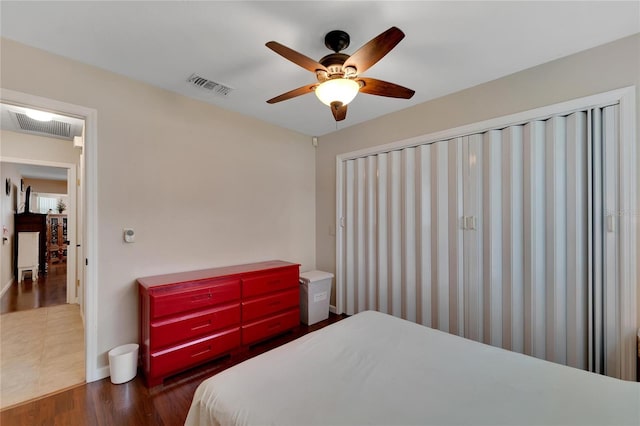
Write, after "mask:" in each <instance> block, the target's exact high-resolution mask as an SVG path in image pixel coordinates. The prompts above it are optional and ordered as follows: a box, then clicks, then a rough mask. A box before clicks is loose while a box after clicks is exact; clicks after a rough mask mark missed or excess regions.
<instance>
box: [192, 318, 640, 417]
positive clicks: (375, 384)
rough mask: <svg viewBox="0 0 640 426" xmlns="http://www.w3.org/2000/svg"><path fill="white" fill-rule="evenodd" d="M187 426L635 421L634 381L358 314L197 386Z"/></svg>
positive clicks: (638, 403)
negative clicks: (618, 378)
mask: <svg viewBox="0 0 640 426" xmlns="http://www.w3.org/2000/svg"><path fill="white" fill-rule="evenodd" d="M186 424H187V425H189V426H198V425H199V426H204V425H362V424H377V425H401V424H419V425H426V424H431V425H551V424H552V425H635V426H637V425H640V384H639V383H633V382H625V381H621V380H617V379H613V378H609V377H605V376H600V375H596V374H592V373H589V372H586V371H582V370H578V369H574V368H570V367H565V366H562V365H558V364H553V363H550V362H547V361H543V360H539V359H536V358H533V357H529V356H525V355H521V354H518V353H514V352H509V351H506V350H503V349H499V348H495V347H492V346H488V345H484V344H481V343H477V342H473V341H470V340H466V339H463V338H460V337H457V336H453V335H450V334H447V333H443V332H440V331H437V330H433V329H430V328H427V327H424V326H421V325H418V324H414V323H411V322H408V321H404V320H401V319H398V318H395V317H392V316H389V315H385V314H381V313H377V312H372V311H367V312H363V313H360V314H357V315H354V316H352V317H350V318H347V319H345V320H342V321H340V322H338V323H336V324H333V325H331V326H328V327H325V328H323V329H321V330H318V331H316V332H314V333H310V334H308V335H306V336H303V337H301V338H300V339H298V340H295V341H293V342H291V343H288V344H286V345H284V346H281V347H279V348H277V349H274V350H272V351H269V352H267V353H264V354H262V355H260V356H257V357H255V358H252V359H250V360H248V361H245V362H243V363H241V364H238V365H236V366H234V367H232V368H230V369H228V370H226V371H224V372H222V373H220V374H217V375H216V376H214V377H211V378H209V379H207V380H205V381H204V382H203V383H202V384H201V385H200V386H199V387H198V389H197V390H196V393H195V395H194V399H193V402H192V405H191V409H190V410H189V414H188V417H187V421H186Z"/></svg>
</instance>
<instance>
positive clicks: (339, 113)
mask: <svg viewBox="0 0 640 426" xmlns="http://www.w3.org/2000/svg"><path fill="white" fill-rule="evenodd" d="M330 108H331V113H332V114H333V118H335V119H336V121H342V120H344V119H345V118H347V106H346V105H342V104H341V103H340V102H334V103H332V104H331V107H330Z"/></svg>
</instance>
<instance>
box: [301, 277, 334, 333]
mask: <svg viewBox="0 0 640 426" xmlns="http://www.w3.org/2000/svg"><path fill="white" fill-rule="evenodd" d="M332 279H333V274H332V273H330V272H323V271H309V272H303V273H301V274H300V321H301V322H303V323H304V324H308V325H312V324H315V323H317V322H320V321H323V320H326V319H327V318H329V299H330V298H331V280H332Z"/></svg>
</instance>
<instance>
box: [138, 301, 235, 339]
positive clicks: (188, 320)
mask: <svg viewBox="0 0 640 426" xmlns="http://www.w3.org/2000/svg"><path fill="white" fill-rule="evenodd" d="M237 324H240V304H239V303H238V302H236V303H234V304H231V305H224V306H217V307H215V308H210V309H206V310H202V311H198V312H194V313H191V314H184V315H179V316H175V317H171V318H170V319H163V320H157V321H152V322H151V330H150V333H151V342H150V347H151V349H159V348H162V347H165V346H169V345H172V344H174V343H178V342H180V341H184V340H190V339H193V338H196V337H199V336H204V335H206V334H211V333H213V332H214V331H216V330H221V329H223V328H228V327H231V326H233V325H237Z"/></svg>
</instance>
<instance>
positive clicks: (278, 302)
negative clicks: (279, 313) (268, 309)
mask: <svg viewBox="0 0 640 426" xmlns="http://www.w3.org/2000/svg"><path fill="white" fill-rule="evenodd" d="M279 304H280V300H274V301H273V302H271V303H269V305H268V306H276V305H279Z"/></svg>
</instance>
